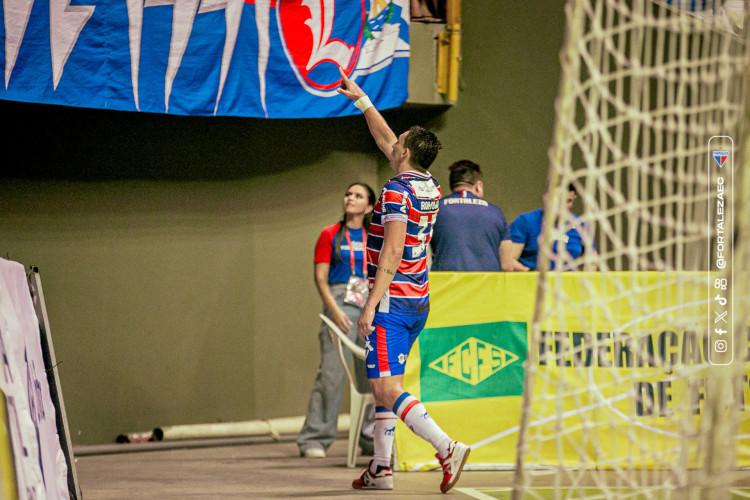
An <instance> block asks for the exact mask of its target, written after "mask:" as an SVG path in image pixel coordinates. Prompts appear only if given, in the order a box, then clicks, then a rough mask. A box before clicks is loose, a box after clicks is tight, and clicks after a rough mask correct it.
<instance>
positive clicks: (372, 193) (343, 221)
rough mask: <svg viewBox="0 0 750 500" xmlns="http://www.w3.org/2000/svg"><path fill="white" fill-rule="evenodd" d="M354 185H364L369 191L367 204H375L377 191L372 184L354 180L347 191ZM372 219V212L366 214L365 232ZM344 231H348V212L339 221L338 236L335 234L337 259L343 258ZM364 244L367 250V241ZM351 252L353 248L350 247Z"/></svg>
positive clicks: (368, 228) (363, 224) (364, 221)
mask: <svg viewBox="0 0 750 500" xmlns="http://www.w3.org/2000/svg"><path fill="white" fill-rule="evenodd" d="M354 186H362V187H363V188H365V191H367V204H368V205H372V206H373V207H374V206H375V191H373V190H372V188H371V187H370V186H368V185H367V184H365V183H364V182H354V183H352V184H349V187H348V188H346V190H347V191H349V190H350V189H351V188H353V187H354ZM371 220H372V212H370V213H369V214H365V218H364V220H363V221H362V226H363V227H364V228H365V232H368V231H369V230H370V221H371ZM344 231H346V214H344V216H343V217H341V221H340V222H339V230H338V231H337V232H336V236H334V241H335V242H336V260H341V242H342V241H343V240H344V239H345V238H344ZM362 244H363V245H364V246H365V248H364V251H365V252H366V251H367V242H366V241H363V242H362ZM349 251H350V252H351V251H352V250H351V249H349Z"/></svg>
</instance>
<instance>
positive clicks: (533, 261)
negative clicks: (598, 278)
mask: <svg viewBox="0 0 750 500" xmlns="http://www.w3.org/2000/svg"><path fill="white" fill-rule="evenodd" d="M544 196H545V197H546V196H547V195H546V194H545V195H544ZM575 199H576V191H575V187H574V186H573V185H572V184H570V185H569V186H568V197H567V205H568V210H570V209H571V207H572V206H573V201H575ZM570 217H571V221H570V222H571V223H569V224H567V227H564V228H562V229H560V228H555V230H554V232H553V235H552V236H553V243H552V253H553V254H554V255H555V256H557V257H558V258H559V257H560V252H559V251H558V245H559V244H563V245H565V249H566V252H567V254H568V255H569V258H566V259H565V260H566V261H567V262H568V264H566V265H564V268H563V270H564V271H574V270H576V267H575V266H572V265H570V261H572V260H575V259H577V258H578V257H580V256H581V255H583V253H584V251H585V250H586V249H585V246H584V242H583V238H582V237H581V233H580V232H579V229H583V227H584V226H583V222H581V220H580V218H579V217H578V216H577V215H575V214H573V213H571V214H570ZM543 218H544V210H543V209H541V208H540V209H538V210H534V211H532V212H527V213H523V214H521V215H519V216H518V217H517V218H516V220H514V221H513V223H512V224H511V225H510V235H511V241H512V243H511V251H510V259H511V261H510V267H511V269H508V270H512V271H536V270H537V266H538V262H539V237H540V235H541V233H542V224H543ZM590 251H593V252H596V247H592V248H591V249H590ZM556 260H557V259H552V260H551V262H550V269H555V264H556V263H555V261H556Z"/></svg>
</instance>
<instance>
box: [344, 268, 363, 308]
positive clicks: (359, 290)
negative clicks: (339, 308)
mask: <svg viewBox="0 0 750 500" xmlns="http://www.w3.org/2000/svg"><path fill="white" fill-rule="evenodd" d="M368 293H369V290H368V284H367V280H366V279H365V278H360V277H359V276H354V275H352V276H350V277H349V282H348V283H347V284H346V295H345V296H344V304H349V305H352V306H357V307H360V308H361V307H362V306H363V305H364V303H365V300H367V294H368Z"/></svg>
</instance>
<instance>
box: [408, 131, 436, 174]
mask: <svg viewBox="0 0 750 500" xmlns="http://www.w3.org/2000/svg"><path fill="white" fill-rule="evenodd" d="M404 147H405V148H406V149H408V150H409V152H410V153H411V155H410V158H411V159H410V163H411V164H412V166H414V167H419V168H421V169H423V170H427V169H428V168H430V165H432V162H433V161H435V157H436V156H437V154H438V151H440V149H441V148H442V147H443V146H442V144H440V141H439V140H438V138H437V137H436V136H435V134H433V133H432V132H430V131H429V130H427V129H426V128H424V127H420V126H419V125H414V126H412V127H411V128H410V129H409V134H408V135H407V136H406V140H405V141H404Z"/></svg>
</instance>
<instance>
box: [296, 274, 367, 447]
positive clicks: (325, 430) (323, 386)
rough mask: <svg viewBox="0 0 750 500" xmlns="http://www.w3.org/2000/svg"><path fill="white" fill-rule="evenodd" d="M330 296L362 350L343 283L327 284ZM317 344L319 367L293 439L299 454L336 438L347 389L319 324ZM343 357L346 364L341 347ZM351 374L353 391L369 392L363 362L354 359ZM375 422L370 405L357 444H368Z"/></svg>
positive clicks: (354, 313)
mask: <svg viewBox="0 0 750 500" xmlns="http://www.w3.org/2000/svg"><path fill="white" fill-rule="evenodd" d="M331 293H332V294H333V297H334V298H335V299H336V302H337V303H338V304H339V307H340V308H341V310H342V311H344V312H345V313H346V315H347V316H348V317H349V319H351V320H352V323H353V324H352V326H351V327H350V332H349V337H350V338H351V339H352V340H355V341H356V342H357V344H359V345H361V346H363V347H364V342H363V341H362V340H361V339H360V338H359V335H357V320H358V319H359V314H360V312H361V309H360V308H358V307H356V306H352V305H349V304H344V295H345V293H346V284H335V285H331ZM323 313H324V314H326V315H327V316H329V311H327V310H324V311H323ZM318 339H319V341H320V366H318V373H317V376H316V377H315V383H314V384H313V389H312V394H310V401H309V403H308V405H307V416H306V417H305V423H304V425H303V426H302V430H300V433H299V435H298V436H297V446H299V449H300V452H302V453H304V452H305V450H307V449H310V448H322V449H324V450H326V449H328V447H329V446H331V443H333V440H334V439H335V438H336V428H337V423H338V415H339V409H340V407H341V400H342V398H343V397H344V391H345V390H346V389H347V388H348V387H349V382H348V380H347V378H346V374H345V373H344V369H343V368H342V367H341V362H340V361H339V357H338V354H337V352H336V348H335V347H334V345H333V341H331V336H330V333H329V332H328V327H326V325H325V323H323V322H321V324H320V331H319V332H318ZM344 355H345V356H346V359H347V361H349V360H350V359H351V356H352V353H351V351H350V350H349V349H347V348H346V347H344ZM354 373H355V376H356V382H357V384H356V385H357V388H358V390H359V391H360V392H372V391H371V389H370V383H369V382H368V380H367V371H366V368H365V363H364V361H361V360H360V359H358V358H356V357H355V359H354ZM374 423H375V409H374V408H373V407H372V405H370V407H369V408H367V410H366V411H365V420H364V423H363V424H362V435H361V436H360V444H361V445H365V444H366V443H368V441H369V443H372V433H373V430H374Z"/></svg>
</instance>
